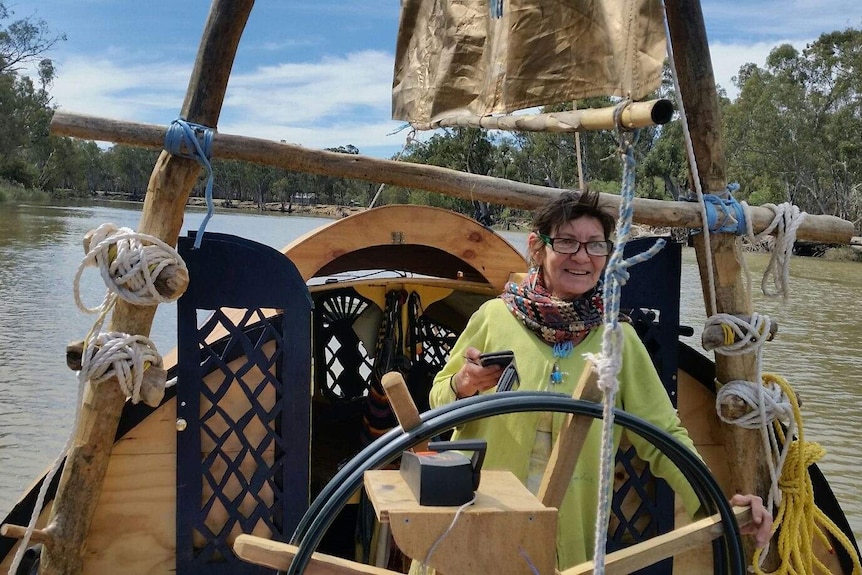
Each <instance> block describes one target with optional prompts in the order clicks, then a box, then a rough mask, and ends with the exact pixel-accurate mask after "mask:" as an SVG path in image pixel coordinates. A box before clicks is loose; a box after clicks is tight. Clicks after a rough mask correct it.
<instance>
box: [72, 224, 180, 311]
mask: <svg viewBox="0 0 862 575" xmlns="http://www.w3.org/2000/svg"><path fill="white" fill-rule="evenodd" d="M145 242H146V243H145ZM169 265H177V266H179V267H180V268H181V269H184V270H186V271H188V270H187V268H186V264H185V262H183V260H182V258H181V257H180V255H179V254H178V253H177V251H176V250H175V249H174V248H172V247H171V246H169V245H168V244H166V243H165V242H163V241H162V240H160V239H159V238H157V237H155V236H150V235H147V234H141V233H138V232H135V231H133V230H131V229H129V228H118V227H117V226H115V225H114V224H109V223H107V224H102V225H101V226H99V227H98V228H96V229H95V230H94V231H93V235H92V237H91V239H90V250H89V251H88V252H87V254H86V255H85V256H84V259H83V260H82V261H81V264H80V265H79V266H78V271H77V272H76V273H75V281H74V285H73V292H74V296H75V304H76V305H77V306H78V309H80V310H81V311H83V312H84V313H102V314H104V313H106V312H107V311H108V310H109V309H110V308H111V307H113V305H114V303H115V302H116V298H117V297H120V298H122V299H123V300H125V301H127V302H129V303H132V304H135V305H145V306H153V305H158V304H159V303H168V302H171V301H173V300H174V299H176V297H178V296H176V297H167V296H163V295H162V294H160V293H159V291H158V290H157V289H156V286H155V281H156V279H157V278H158V276H159V274H160V273H161V272H162V270H164V269H165V268H166V267H168V266H169ZM93 266H95V267H98V268H99V273H100V274H101V275H102V279H103V280H104V281H105V284H106V285H107V287H108V291H107V293H106V294H105V299H104V300H103V301H102V303H101V304H100V305H99V306H97V307H95V308H89V307H87V306H86V305H84V303H83V302H82V300H81V296H80V282H81V275H82V274H83V272H84V269H85V268H87V267H93Z"/></svg>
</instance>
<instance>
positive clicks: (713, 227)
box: [703, 188, 751, 236]
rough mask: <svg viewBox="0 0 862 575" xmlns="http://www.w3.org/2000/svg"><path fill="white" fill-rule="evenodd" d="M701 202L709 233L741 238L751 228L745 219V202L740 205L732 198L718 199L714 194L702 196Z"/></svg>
mask: <svg viewBox="0 0 862 575" xmlns="http://www.w3.org/2000/svg"><path fill="white" fill-rule="evenodd" d="M729 189H730V188H729ZM703 201H704V207H705V208H706V222H707V226H708V227H709V231H710V232H711V233H714V234H723V233H729V234H736V235H738V236H741V235H745V234H746V233H747V231H748V230H749V229H750V228H751V223H750V222H749V221H748V218H747V217H746V215H747V206H746V205H744V204H745V202H742V203H740V202H738V201H736V199H735V198H734V197H733V196H729V197H719V196H717V195H715V194H704V196H703Z"/></svg>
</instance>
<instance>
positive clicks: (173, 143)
mask: <svg viewBox="0 0 862 575" xmlns="http://www.w3.org/2000/svg"><path fill="white" fill-rule="evenodd" d="M214 135H215V133H214V130H213V129H212V128H208V127H206V126H202V125H200V124H193V123H191V122H186V121H185V120H183V119H182V118H177V119H176V120H174V121H173V122H172V123H171V125H170V126H168V131H167V132H166V133H165V146H164V147H165V151H167V152H168V153H169V154H171V155H172V156H178V157H180V158H188V159H190V160H197V161H198V163H199V164H200V165H201V166H203V167H204V168H205V169H206V171H207V186H206V194H205V196H206V201H207V213H206V215H205V216H204V219H203V221H202V222H201V225H200V227H199V228H198V233H197V236H195V245H194V248H195V249H198V248H199V247H201V240H203V237H204V230H206V227H207V223H209V221H210V218H211V217H213V213H214V212H215V207H214V206H213V167H212V164H211V163H210V158H211V157H212V142H213V136H214Z"/></svg>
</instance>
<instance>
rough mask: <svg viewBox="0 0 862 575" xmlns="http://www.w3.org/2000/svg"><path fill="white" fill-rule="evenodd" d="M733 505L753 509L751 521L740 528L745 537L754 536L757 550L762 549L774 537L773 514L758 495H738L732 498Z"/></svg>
mask: <svg viewBox="0 0 862 575" xmlns="http://www.w3.org/2000/svg"><path fill="white" fill-rule="evenodd" d="M730 503H731V505H737V506H740V507H749V506H750V507H751V521H749V522H748V523H746V524H745V525H741V526H740V532H741V533H742V534H743V535H754V540H755V541H756V542H757V548H758V549H762V548H763V547H765V546H766V544H767V543H769V539H770V538H771V537H772V513H770V512H769V510H768V509H767V508H766V507H765V506H764V505H763V499H761V498H760V497H759V496H757V495H742V494H741V493H737V494H736V495H734V496H733V497H731V498H730Z"/></svg>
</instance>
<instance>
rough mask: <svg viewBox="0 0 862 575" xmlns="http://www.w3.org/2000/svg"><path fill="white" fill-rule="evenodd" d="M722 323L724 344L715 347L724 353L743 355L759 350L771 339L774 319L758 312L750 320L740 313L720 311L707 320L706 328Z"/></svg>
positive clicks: (717, 350)
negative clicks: (739, 314) (733, 313)
mask: <svg viewBox="0 0 862 575" xmlns="http://www.w3.org/2000/svg"><path fill="white" fill-rule="evenodd" d="M714 325H720V326H721V329H722V330H723V331H724V344H723V345H721V346H718V347H716V348H715V352H716V353H720V354H722V355H743V354H747V353H751V352H753V351H757V350H759V349H760V348H761V347H762V346H763V344H764V343H766V342H767V341H769V340H770V338H771V334H772V332H771V330H770V328H771V327H772V320H771V319H770V318H769V316H768V315H762V314H759V313H757V312H754V313H752V314H751V317H750V319H749V320H748V321H746V320H745V319H744V318H742V317H740V316H738V315H732V314H729V313H718V314H715V315H713V316H711V317H709V318H708V319H707V320H706V323H705V324H704V329H707V328H709V327H711V326H714Z"/></svg>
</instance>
